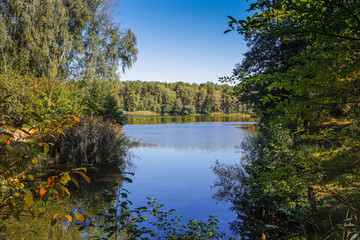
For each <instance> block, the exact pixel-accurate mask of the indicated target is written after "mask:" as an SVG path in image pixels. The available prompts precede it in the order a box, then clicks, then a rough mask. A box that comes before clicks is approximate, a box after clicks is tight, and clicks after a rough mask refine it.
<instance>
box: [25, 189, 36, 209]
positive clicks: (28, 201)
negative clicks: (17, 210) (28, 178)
mask: <svg viewBox="0 0 360 240" xmlns="http://www.w3.org/2000/svg"><path fill="white" fill-rule="evenodd" d="M24 200H25V203H26V205H27V206H28V207H31V206H32V205H33V203H34V197H33V194H32V193H31V192H28V193H27V194H26V195H25V197H24Z"/></svg>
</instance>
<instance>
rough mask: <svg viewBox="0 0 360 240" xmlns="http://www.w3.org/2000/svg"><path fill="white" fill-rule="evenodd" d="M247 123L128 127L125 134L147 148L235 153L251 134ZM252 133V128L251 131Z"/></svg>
mask: <svg viewBox="0 0 360 240" xmlns="http://www.w3.org/2000/svg"><path fill="white" fill-rule="evenodd" d="M253 124H254V123H246V122H231V123H229V122H197V123H186V124H178V123H174V124H171V123H169V124H157V125H147V124H142V125H126V126H125V127H124V129H125V132H126V134H127V135H128V136H129V137H130V139H132V140H137V141H139V142H140V143H141V144H144V145H146V146H150V147H151V146H153V147H157V148H159V147H160V148H175V149H179V150H181V149H182V150H204V151H208V152H215V151H232V150H234V147H235V146H237V145H239V144H240V143H241V141H242V140H243V139H244V136H247V135H249V134H251V132H250V131H248V130H246V128H245V127H244V126H251V127H253V126H254V125H253ZM238 126H241V128H237V127H238ZM250 129H253V128H250Z"/></svg>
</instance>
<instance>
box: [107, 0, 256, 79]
mask: <svg viewBox="0 0 360 240" xmlns="http://www.w3.org/2000/svg"><path fill="white" fill-rule="evenodd" d="M117 4H118V5H117V8H118V9H117V10H118V12H117V14H116V16H115V19H114V20H115V21H116V22H119V23H120V24H121V26H122V28H130V29H131V30H132V31H133V32H134V33H135V35H136V36H137V39H138V49H139V54H138V60H137V62H136V63H135V65H134V66H133V67H132V68H131V69H130V70H127V71H126V72H125V74H121V80H123V81H124V80H142V81H160V82H176V81H183V82H190V83H204V82H207V81H211V82H218V77H221V76H229V75H231V73H232V69H233V68H234V65H235V64H236V63H239V62H241V59H242V58H243V56H242V54H243V53H244V52H245V51H246V50H247V47H246V44H245V42H244V40H243V37H242V36H240V35H239V34H237V33H236V32H230V33H227V34H224V31H225V30H226V29H227V24H228V18H227V17H226V16H227V15H230V16H233V17H235V18H238V19H239V18H245V17H246V16H247V14H248V13H247V12H245V10H246V9H247V8H248V6H249V5H250V3H249V2H247V1H246V0H117Z"/></svg>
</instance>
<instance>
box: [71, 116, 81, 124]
mask: <svg viewBox="0 0 360 240" xmlns="http://www.w3.org/2000/svg"><path fill="white" fill-rule="evenodd" d="M72 116H73V118H74V119H75V121H77V122H80V118H78V117H77V116H75V115H74V114H73V115H72Z"/></svg>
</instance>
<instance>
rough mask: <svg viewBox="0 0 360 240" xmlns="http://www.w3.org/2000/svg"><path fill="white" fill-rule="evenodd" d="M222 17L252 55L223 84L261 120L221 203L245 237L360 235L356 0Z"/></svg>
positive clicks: (290, 4) (222, 177)
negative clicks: (229, 207) (233, 87)
mask: <svg viewBox="0 0 360 240" xmlns="http://www.w3.org/2000/svg"><path fill="white" fill-rule="evenodd" d="M249 11H250V12H251V11H255V13H254V12H252V14H251V16H249V17H248V18H247V19H240V20H237V19H235V18H233V17H229V30H227V31H226V32H229V31H236V32H238V33H239V34H242V35H243V36H244V37H245V40H246V41H247V43H248V46H249V50H248V52H246V53H245V58H244V60H243V61H242V62H241V63H239V64H237V65H236V66H235V69H234V73H233V76H232V77H224V78H223V80H224V81H225V82H227V81H231V82H235V83H236V84H237V89H238V92H239V93H241V95H239V97H240V101H241V102H243V103H245V104H247V106H249V107H251V108H252V109H253V111H254V112H255V113H256V114H257V116H258V117H259V129H258V131H259V132H258V134H257V135H256V136H255V137H254V138H251V139H248V140H247V141H246V142H244V143H243V144H242V147H243V151H244V156H243V162H242V163H239V164H238V165H235V166H234V165H228V166H226V165H218V166H216V167H215V168H214V171H215V173H216V174H217V175H218V176H219V180H218V182H217V184H216V185H217V186H218V187H219V191H218V193H217V195H216V197H217V198H218V199H225V200H228V201H230V202H232V203H233V210H234V212H235V213H236V214H237V216H238V219H237V220H236V221H234V222H233V223H232V229H233V230H234V232H239V234H240V235H241V236H243V237H245V239H274V240H275V239H276V240H278V239H351V240H354V239H359V237H360V235H359V234H360V222H359V213H360V205H359V203H360V191H359V189H360V188H359V187H360V185H359V183H360V178H359V176H360V155H359V153H360V144H359V143H360V122H359V120H360V78H359V76H360V75H359V73H360V64H359V62H360V38H359V36H360V18H359V16H360V2H359V1H358V0H305V1H281V0H279V1H267V0H260V1H256V2H255V3H253V4H251V6H250V9H249Z"/></svg>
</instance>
